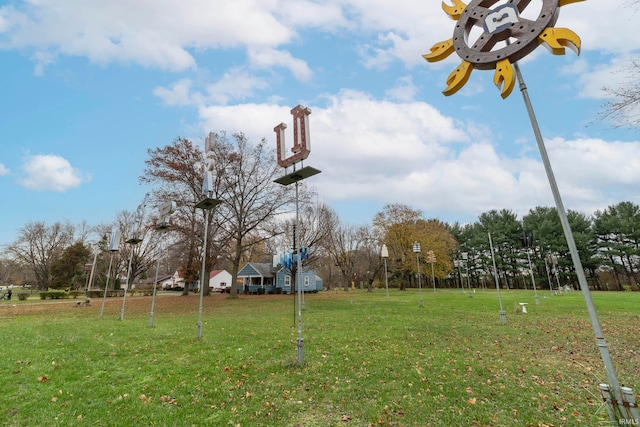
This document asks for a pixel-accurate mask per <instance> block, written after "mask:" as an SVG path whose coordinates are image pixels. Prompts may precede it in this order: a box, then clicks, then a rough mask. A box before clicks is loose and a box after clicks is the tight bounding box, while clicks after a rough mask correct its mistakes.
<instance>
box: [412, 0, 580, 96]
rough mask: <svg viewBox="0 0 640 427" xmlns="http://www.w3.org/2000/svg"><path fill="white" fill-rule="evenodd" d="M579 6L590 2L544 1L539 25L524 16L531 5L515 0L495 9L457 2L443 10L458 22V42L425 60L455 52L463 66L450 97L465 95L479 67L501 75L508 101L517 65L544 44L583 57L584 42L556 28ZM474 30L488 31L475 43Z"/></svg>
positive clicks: (452, 77)
mask: <svg viewBox="0 0 640 427" xmlns="http://www.w3.org/2000/svg"><path fill="white" fill-rule="evenodd" d="M579 1H584V0H542V8H541V10H540V13H539V15H538V17H537V19H536V20H534V21H532V20H530V19H526V18H524V17H522V16H521V13H522V12H523V11H524V10H525V9H526V8H527V6H529V4H530V3H531V0H510V1H509V2H508V3H506V4H502V5H499V6H496V7H494V8H493V9H492V6H493V5H495V4H496V3H498V2H499V0H473V1H472V2H471V3H469V5H466V4H465V3H463V2H462V0H453V6H450V5H448V4H446V3H445V2H443V3H442V9H443V10H444V11H445V13H446V14H447V15H449V16H450V17H451V18H452V19H454V20H456V21H457V24H456V26H455V28H454V30H453V37H452V38H450V39H449V40H445V41H443V42H439V43H436V44H435V45H433V46H432V47H431V52H430V53H427V54H425V55H423V57H424V58H425V59H426V60H427V61H429V62H436V61H441V60H443V59H445V58H447V57H448V56H449V55H451V54H452V53H453V52H455V53H456V54H458V56H459V57H460V58H462V63H461V64H460V65H459V66H458V67H457V68H456V69H455V70H454V71H453V72H452V73H451V74H449V77H448V78H447V88H446V89H445V90H444V91H443V93H444V94H445V95H446V96H449V95H453V94H454V93H456V92H457V91H458V90H460V89H461V88H462V87H463V86H464V85H465V84H466V83H467V81H468V80H469V76H470V75H471V72H472V71H473V70H474V69H475V68H477V69H479V70H491V69H495V70H496V71H495V75H494V78H493V81H494V83H495V85H496V86H497V87H498V89H500V91H501V96H502V98H506V97H508V96H509V95H510V94H511V92H512V90H513V88H514V87H515V81H516V77H515V74H514V71H513V67H512V66H511V64H513V63H515V62H516V61H518V60H520V59H522V58H524V57H525V56H527V55H528V54H530V53H531V52H533V51H534V50H535V49H536V48H537V47H538V46H539V45H540V44H542V45H544V46H546V47H547V48H549V50H550V51H551V53H553V54H554V55H563V54H564V53H565V48H567V47H568V48H570V49H571V50H573V51H574V52H575V53H576V54H578V55H579V54H580V37H578V35H577V34H576V33H574V32H573V31H571V30H569V29H567V28H554V25H555V24H556V22H557V20H558V14H559V8H560V7H562V6H564V5H566V4H569V3H575V2H579ZM474 27H479V28H482V34H480V36H478V37H477V38H476V39H475V40H470V35H471V31H472V30H473V29H474Z"/></svg>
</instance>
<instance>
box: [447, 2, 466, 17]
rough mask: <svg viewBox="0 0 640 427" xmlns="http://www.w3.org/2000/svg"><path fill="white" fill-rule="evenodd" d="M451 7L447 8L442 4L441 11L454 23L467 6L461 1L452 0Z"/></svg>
mask: <svg viewBox="0 0 640 427" xmlns="http://www.w3.org/2000/svg"><path fill="white" fill-rule="evenodd" d="M452 1H453V6H449V5H448V4H446V3H445V2H442V10H444V12H445V13H446V14H447V15H449V16H450V17H451V18H452V19H455V20H456V21H457V20H458V18H460V15H462V12H464V10H465V9H466V7H467V5H466V4H464V3H463V2H462V0H452Z"/></svg>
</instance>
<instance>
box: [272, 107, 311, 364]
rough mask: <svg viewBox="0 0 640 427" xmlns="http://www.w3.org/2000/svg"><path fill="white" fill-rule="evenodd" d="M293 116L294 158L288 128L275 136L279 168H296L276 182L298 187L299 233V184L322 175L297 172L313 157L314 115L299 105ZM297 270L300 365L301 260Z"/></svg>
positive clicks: (300, 360)
mask: <svg viewBox="0 0 640 427" xmlns="http://www.w3.org/2000/svg"><path fill="white" fill-rule="evenodd" d="M291 114H292V115H293V148H292V149H291V151H292V152H293V155H292V156H289V157H287V156H286V150H285V137H284V136H285V132H284V130H285V129H286V128H287V125H286V124H284V123H280V124H279V125H278V126H276V127H275V128H273V130H274V132H275V133H276V142H277V144H278V148H277V154H278V165H280V166H281V167H283V168H285V171H286V170H287V168H288V167H289V166H293V172H290V173H288V174H286V175H285V176H283V177H281V178H278V179H276V180H275V182H277V183H278V184H280V185H285V186H286V185H290V184H293V183H295V184H296V224H295V227H296V230H299V227H298V225H299V223H300V209H299V207H298V183H299V182H300V181H302V180H303V179H306V178H309V177H310V176H313V175H316V174H319V173H320V171H319V170H318V169H315V168H312V167H311V166H304V167H302V168H300V169H297V166H298V163H300V165H302V162H303V161H304V160H305V159H307V157H309V153H311V139H310V137H309V115H310V114H311V110H310V109H309V108H307V107H303V106H302V105H298V106H296V107H295V108H293V109H292V110H291ZM300 234H301V233H300V231H298V232H297V233H296V234H295V236H294V251H296V252H297V253H298V254H301V251H302V246H301V244H300ZM297 264H298V266H297V269H296V278H294V282H293V283H295V284H296V285H297V287H298V295H297V296H298V340H297V342H296V344H297V355H298V363H299V364H303V363H304V339H303V337H302V256H298V257H297Z"/></svg>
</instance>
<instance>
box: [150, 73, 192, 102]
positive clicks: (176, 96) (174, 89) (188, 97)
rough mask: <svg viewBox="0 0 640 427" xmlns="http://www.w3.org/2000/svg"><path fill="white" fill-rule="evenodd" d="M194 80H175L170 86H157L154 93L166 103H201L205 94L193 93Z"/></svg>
mask: <svg viewBox="0 0 640 427" xmlns="http://www.w3.org/2000/svg"><path fill="white" fill-rule="evenodd" d="M192 85H193V82H192V81H191V80H190V79H181V80H178V81H177V82H175V83H174V84H173V85H172V86H171V87H170V88H166V87H164V86H157V87H156V88H154V89H153V94H154V95H155V96H157V97H158V98H160V99H161V100H162V101H163V102H164V103H165V104H166V105H171V106H186V105H194V104H200V103H202V102H203V98H204V97H203V95H202V94H200V93H192V92H191V87H192Z"/></svg>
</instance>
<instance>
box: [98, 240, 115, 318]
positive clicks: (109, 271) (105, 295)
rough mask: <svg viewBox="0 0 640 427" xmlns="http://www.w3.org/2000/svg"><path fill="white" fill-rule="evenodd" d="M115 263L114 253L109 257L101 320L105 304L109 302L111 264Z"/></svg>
mask: <svg viewBox="0 0 640 427" xmlns="http://www.w3.org/2000/svg"><path fill="white" fill-rule="evenodd" d="M112 263H113V252H111V254H110V255H109V270H108V271H107V283H105V284H104V297H103V298H102V308H100V318H102V315H103V314H104V303H105V302H106V301H107V289H109V278H110V277H111V264H112Z"/></svg>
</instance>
